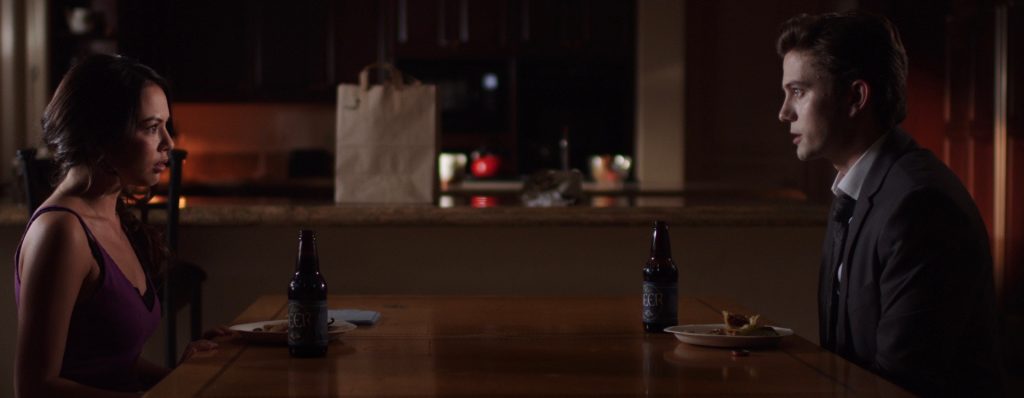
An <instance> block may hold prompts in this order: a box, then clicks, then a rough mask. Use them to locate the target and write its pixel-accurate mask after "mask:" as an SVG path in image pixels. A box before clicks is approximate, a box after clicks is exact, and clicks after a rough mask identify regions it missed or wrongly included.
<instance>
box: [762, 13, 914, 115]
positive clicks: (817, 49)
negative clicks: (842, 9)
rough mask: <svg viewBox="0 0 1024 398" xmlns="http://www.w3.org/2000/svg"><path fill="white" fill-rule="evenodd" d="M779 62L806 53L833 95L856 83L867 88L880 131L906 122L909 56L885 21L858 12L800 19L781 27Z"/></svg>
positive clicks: (898, 37)
mask: <svg viewBox="0 0 1024 398" xmlns="http://www.w3.org/2000/svg"><path fill="white" fill-rule="evenodd" d="M776 50H777V51H778V53H779V56H780V57H785V56H786V54H787V53H789V52H790V51H800V52H805V53H807V54H808V55H810V56H811V58H812V59H813V62H814V64H815V66H816V67H818V68H819V69H820V70H821V71H823V72H826V73H828V74H829V78H830V79H831V81H832V86H833V90H836V89H840V90H846V89H847V88H848V87H849V85H850V83H851V82H853V81H854V80H864V81H866V82H867V83H868V85H869V86H870V87H871V102H872V103H873V104H874V110H875V114H876V115H877V117H878V122H879V123H880V124H881V127H882V128H885V129H889V128H892V127H895V126H896V125H897V124H899V123H900V122H902V121H903V119H904V118H906V116H907V54H906V52H905V51H904V50H903V43H902V41H901V40H900V35H899V32H897V31H896V28H895V27H894V26H893V25H892V23H891V22H890V21H889V20H888V19H886V18H885V17H880V16H874V15H870V14H865V13H862V12H856V11H855V12H847V13H828V14H820V15H808V14H801V15H798V16H795V17H793V18H790V19H789V20H788V21H786V22H785V23H783V24H782V33H781V34H780V35H779V40H778V42H777V43H776Z"/></svg>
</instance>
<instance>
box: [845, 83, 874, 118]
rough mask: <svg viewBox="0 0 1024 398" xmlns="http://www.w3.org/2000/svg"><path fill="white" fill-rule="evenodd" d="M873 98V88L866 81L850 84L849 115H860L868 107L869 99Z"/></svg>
mask: <svg viewBox="0 0 1024 398" xmlns="http://www.w3.org/2000/svg"><path fill="white" fill-rule="evenodd" d="M870 97H871V86H869V85H868V82H866V81H864V80H859V79H858V80H854V81H853V82H852V83H850V102H849V103H848V104H849V108H848V109H849V115H850V117H854V116H857V115H859V114H860V113H861V112H863V111H864V109H865V108H866V107H867V106H868V98H870Z"/></svg>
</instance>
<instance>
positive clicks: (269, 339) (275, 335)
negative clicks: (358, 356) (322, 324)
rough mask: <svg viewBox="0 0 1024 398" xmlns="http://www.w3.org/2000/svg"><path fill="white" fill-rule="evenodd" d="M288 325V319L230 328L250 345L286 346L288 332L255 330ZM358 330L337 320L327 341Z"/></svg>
mask: <svg viewBox="0 0 1024 398" xmlns="http://www.w3.org/2000/svg"><path fill="white" fill-rule="evenodd" d="M282 324H284V325H287V324H288V320H287V319H280V320H276V321H262V322H252V323H242V324H238V325H234V326H231V327H229V328H228V329H231V330H233V331H236V332H238V336H239V337H241V338H242V340H245V341H247V342H250V343H267V344H285V343H287V342H288V332H264V331H260V332H255V331H253V330H255V329H257V328H259V329H263V330H266V329H267V328H269V327H271V326H274V325H282ZM355 328H356V325H353V324H351V323H348V322H345V321H339V320H335V321H334V323H332V324H330V325H328V326H327V339H328V340H335V339H337V338H338V336H341V335H342V334H343V333H345V332H348V331H350V330H353V329H355Z"/></svg>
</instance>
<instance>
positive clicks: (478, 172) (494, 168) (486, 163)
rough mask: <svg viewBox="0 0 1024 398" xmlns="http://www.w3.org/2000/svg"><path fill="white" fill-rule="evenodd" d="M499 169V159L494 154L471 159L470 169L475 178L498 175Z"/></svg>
mask: <svg viewBox="0 0 1024 398" xmlns="http://www.w3.org/2000/svg"><path fill="white" fill-rule="evenodd" d="M499 167H501V158H499V157H498V156H497V155H494V154H485V155H480V156H479V157H477V158H476V159H473V164H472V165H471V166H470V169H471V172H472V173H473V176H474V177H476V178H489V177H494V176H495V175H497V174H498V168H499Z"/></svg>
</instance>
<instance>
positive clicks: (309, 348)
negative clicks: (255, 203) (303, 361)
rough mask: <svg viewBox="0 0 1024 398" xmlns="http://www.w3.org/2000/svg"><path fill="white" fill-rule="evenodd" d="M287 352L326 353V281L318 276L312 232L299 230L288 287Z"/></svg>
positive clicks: (299, 355)
mask: <svg viewBox="0 0 1024 398" xmlns="http://www.w3.org/2000/svg"><path fill="white" fill-rule="evenodd" d="M288 353H289V354H291V356H293V357H320V356H324V355H325V354H327V281H325V280H324V278H323V276H322V275H320V259H319V258H318V256H317V252H316V233H315V232H313V231H311V230H308V229H303V230H301V231H299V258H298V260H297V261H296V262H295V274H294V275H293V276H292V281H291V283H290V284H288Z"/></svg>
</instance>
